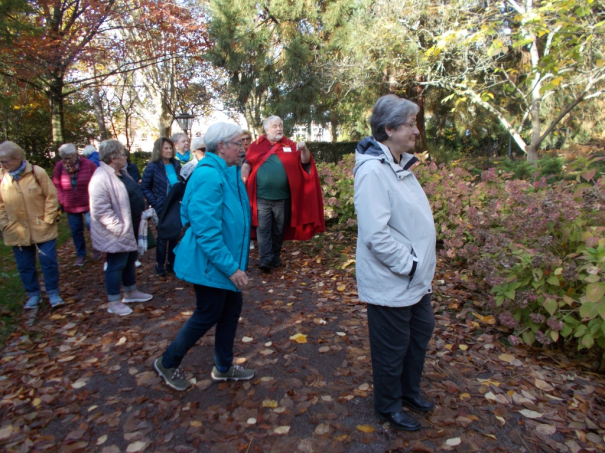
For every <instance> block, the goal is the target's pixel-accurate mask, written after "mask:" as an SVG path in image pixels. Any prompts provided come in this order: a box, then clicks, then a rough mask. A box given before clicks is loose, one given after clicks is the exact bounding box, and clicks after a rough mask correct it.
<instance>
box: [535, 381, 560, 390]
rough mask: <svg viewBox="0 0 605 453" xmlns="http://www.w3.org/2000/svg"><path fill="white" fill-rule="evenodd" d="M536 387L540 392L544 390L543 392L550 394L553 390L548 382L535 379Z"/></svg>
mask: <svg viewBox="0 0 605 453" xmlns="http://www.w3.org/2000/svg"><path fill="white" fill-rule="evenodd" d="M535 384H536V387H538V388H539V389H540V390H544V391H545V392H552V391H553V390H554V389H555V388H554V387H553V386H552V385H550V384H549V383H548V382H546V381H543V380H542V379H537V378H536V381H535Z"/></svg>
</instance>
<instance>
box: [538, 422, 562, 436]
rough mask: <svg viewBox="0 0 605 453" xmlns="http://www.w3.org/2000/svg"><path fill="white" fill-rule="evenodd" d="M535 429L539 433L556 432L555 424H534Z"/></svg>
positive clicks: (548, 434)
mask: <svg viewBox="0 0 605 453" xmlns="http://www.w3.org/2000/svg"><path fill="white" fill-rule="evenodd" d="M536 431H537V432H539V433H540V434H544V435H546V436H551V435H553V434H554V433H556V432H557V427H556V426H555V425H546V424H540V425H538V426H536Z"/></svg>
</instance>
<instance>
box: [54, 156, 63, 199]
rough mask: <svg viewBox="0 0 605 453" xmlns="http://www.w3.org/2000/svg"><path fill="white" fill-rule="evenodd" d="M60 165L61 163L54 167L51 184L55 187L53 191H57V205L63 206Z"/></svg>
mask: <svg viewBox="0 0 605 453" xmlns="http://www.w3.org/2000/svg"><path fill="white" fill-rule="evenodd" d="M61 165H62V163H61V162H57V165H55V171H54V172H53V184H54V185H55V189H57V197H58V198H59V203H60V204H62V205H64V204H65V197H64V193H63V187H62V186H61V170H62V166H61Z"/></svg>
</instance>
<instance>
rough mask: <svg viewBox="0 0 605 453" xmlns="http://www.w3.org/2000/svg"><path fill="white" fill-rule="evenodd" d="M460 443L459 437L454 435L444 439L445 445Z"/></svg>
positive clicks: (451, 445) (453, 445)
mask: <svg viewBox="0 0 605 453" xmlns="http://www.w3.org/2000/svg"><path fill="white" fill-rule="evenodd" d="M461 443H462V441H461V440H460V438H459V437H454V438H452V439H448V440H446V441H445V445H449V446H450V447H455V446H456V445H460V444H461Z"/></svg>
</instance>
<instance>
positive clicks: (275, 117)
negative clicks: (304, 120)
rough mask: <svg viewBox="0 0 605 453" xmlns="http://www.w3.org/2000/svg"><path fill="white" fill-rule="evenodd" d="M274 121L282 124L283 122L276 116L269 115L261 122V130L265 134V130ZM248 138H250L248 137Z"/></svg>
mask: <svg viewBox="0 0 605 453" xmlns="http://www.w3.org/2000/svg"><path fill="white" fill-rule="evenodd" d="M274 121H281V123H282V124H284V122H283V120H282V119H281V118H280V117H279V116H277V115H271V116H270V117H269V118H267V119H266V120H265V121H263V130H264V131H265V132H267V128H268V127H269V125H270V124H271V123H273V122H274ZM250 138H252V137H250Z"/></svg>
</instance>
